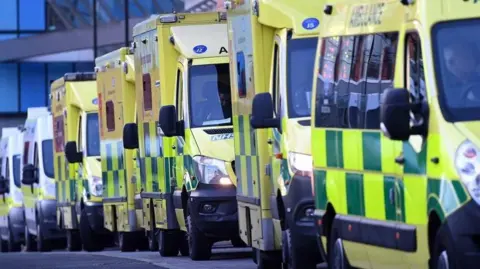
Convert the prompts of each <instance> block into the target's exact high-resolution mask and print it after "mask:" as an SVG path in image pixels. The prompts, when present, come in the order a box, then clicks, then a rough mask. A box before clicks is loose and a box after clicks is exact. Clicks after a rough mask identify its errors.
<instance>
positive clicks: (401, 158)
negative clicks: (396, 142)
mask: <svg viewBox="0 0 480 269" xmlns="http://www.w3.org/2000/svg"><path fill="white" fill-rule="evenodd" d="M395 162H396V163H398V164H404V163H405V157H403V154H402V155H400V156H398V157H397V158H395Z"/></svg>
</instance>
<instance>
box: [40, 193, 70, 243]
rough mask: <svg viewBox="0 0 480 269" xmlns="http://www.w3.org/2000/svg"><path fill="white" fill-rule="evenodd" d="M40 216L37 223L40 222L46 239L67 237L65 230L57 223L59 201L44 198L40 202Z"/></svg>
mask: <svg viewBox="0 0 480 269" xmlns="http://www.w3.org/2000/svg"><path fill="white" fill-rule="evenodd" d="M37 208H38V209H39V216H38V219H37V223H38V224H40V226H41V228H42V231H43V236H44V238H45V239H47V240H48V239H61V238H65V231H64V230H62V229H60V228H59V227H58V225H57V201H55V200H42V201H39V202H38V205H37Z"/></svg>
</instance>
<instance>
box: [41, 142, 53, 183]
mask: <svg viewBox="0 0 480 269" xmlns="http://www.w3.org/2000/svg"><path fill="white" fill-rule="evenodd" d="M42 159H43V170H44V172H45V175H46V176H47V177H49V178H53V176H54V175H53V140H52V139H47V140H43V141H42Z"/></svg>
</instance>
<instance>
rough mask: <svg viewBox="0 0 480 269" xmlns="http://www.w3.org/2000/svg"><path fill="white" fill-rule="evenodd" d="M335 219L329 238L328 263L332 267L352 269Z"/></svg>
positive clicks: (332, 268)
mask: <svg viewBox="0 0 480 269" xmlns="http://www.w3.org/2000/svg"><path fill="white" fill-rule="evenodd" d="M334 227H335V221H334V223H333V225H332V230H331V232H330V238H329V239H328V244H329V251H328V265H329V268H331V269H351V266H350V263H349V262H348V259H347V255H346V253H345V249H344V248H343V240H342V239H341V238H339V237H338V232H337V230H336V229H335V228H334Z"/></svg>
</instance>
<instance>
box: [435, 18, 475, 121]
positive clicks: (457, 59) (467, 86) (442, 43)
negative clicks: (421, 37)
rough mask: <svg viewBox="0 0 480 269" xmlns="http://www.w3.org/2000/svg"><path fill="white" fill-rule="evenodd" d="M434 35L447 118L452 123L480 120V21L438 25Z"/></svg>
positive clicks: (438, 71) (440, 89) (442, 97)
mask: <svg viewBox="0 0 480 269" xmlns="http://www.w3.org/2000/svg"><path fill="white" fill-rule="evenodd" d="M432 32H433V34H432V39H433V42H432V43H433V56H434V61H435V62H434V64H435V75H436V82H437V87H438V92H439V94H438V95H439V101H440V106H441V108H442V109H441V111H442V113H443V116H444V117H445V119H446V120H447V121H450V122H458V121H474V120H480V36H479V35H478V34H476V33H479V32H480V19H471V20H459V21H447V22H442V23H437V24H436V25H435V26H434V27H433V30H432Z"/></svg>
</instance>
